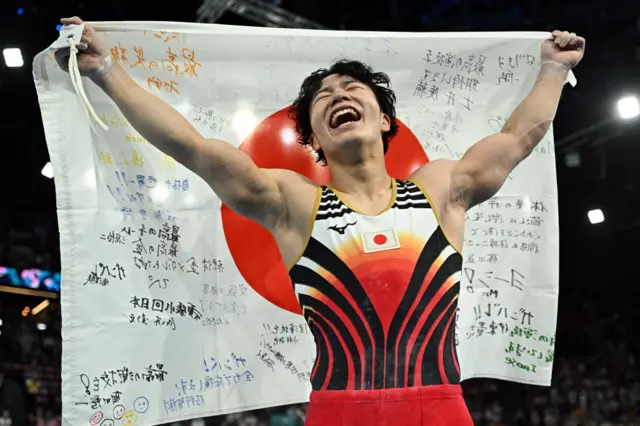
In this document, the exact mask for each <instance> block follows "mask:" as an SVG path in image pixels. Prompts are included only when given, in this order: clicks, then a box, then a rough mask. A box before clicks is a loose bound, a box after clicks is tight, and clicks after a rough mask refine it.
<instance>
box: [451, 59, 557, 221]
mask: <svg viewBox="0 0 640 426" xmlns="http://www.w3.org/2000/svg"><path fill="white" fill-rule="evenodd" d="M567 74H568V70H567V69H566V68H564V67H563V66H562V65H560V64H557V63H548V64H544V65H543V66H542V68H541V69H540V74H539V75H538V79H537V81H536V83H535V85H534V87H533V89H532V91H531V92H530V93H529V95H528V96H527V97H526V98H525V99H524V100H523V101H522V103H520V105H519V106H518V107H517V108H516V109H515V110H514V112H513V113H512V114H511V116H510V117H509V119H508V120H507V122H506V124H505V125H504V127H503V129H502V131H501V132H500V133H497V134H494V135H491V136H488V137H486V138H485V139H483V140H481V141H480V142H477V143H476V144H474V145H473V146H472V147H471V148H469V150H467V152H466V153H465V154H464V155H463V157H462V158H461V159H460V160H459V161H457V162H456V164H455V165H454V166H453V167H452V170H451V184H450V191H451V193H450V196H451V201H452V202H453V203H455V204H457V205H460V206H461V207H464V209H465V210H467V209H470V208H471V207H473V206H475V205H477V204H480V203H481V202H483V201H485V200H487V199H489V198H491V197H492V196H493V195H495V194H496V193H497V192H498V190H500V188H501V187H502V185H503V184H504V183H505V181H506V180H507V178H508V176H509V174H510V173H511V172H512V171H513V169H514V168H515V167H516V166H517V165H518V164H519V163H520V162H521V161H523V160H524V159H525V158H527V157H528V156H529V155H530V154H531V152H532V151H533V149H534V148H535V147H536V145H537V144H538V143H539V142H540V141H541V140H542V138H543V137H544V136H545V134H546V133H547V131H548V130H549V127H550V126H551V123H552V122H553V119H554V118H555V115H556V110H557V108H558V102H559V100H560V94H561V93H562V88H563V86H564V84H565V80H566V78H567Z"/></svg>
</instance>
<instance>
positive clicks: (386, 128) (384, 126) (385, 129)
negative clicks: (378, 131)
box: [382, 113, 391, 133]
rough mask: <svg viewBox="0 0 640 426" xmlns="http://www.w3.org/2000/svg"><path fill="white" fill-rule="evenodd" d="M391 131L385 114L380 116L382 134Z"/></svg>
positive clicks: (389, 121)
mask: <svg viewBox="0 0 640 426" xmlns="http://www.w3.org/2000/svg"><path fill="white" fill-rule="evenodd" d="M390 129H391V118H389V116H388V115H387V114H384V113H383V114H382V133H384V132H388V131H389V130H390Z"/></svg>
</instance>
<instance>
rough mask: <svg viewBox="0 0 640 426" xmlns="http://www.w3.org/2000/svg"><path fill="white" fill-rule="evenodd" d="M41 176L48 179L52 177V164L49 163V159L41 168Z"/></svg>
mask: <svg viewBox="0 0 640 426" xmlns="http://www.w3.org/2000/svg"><path fill="white" fill-rule="evenodd" d="M41 173H42V176H45V177H48V178H49V179H53V166H52V165H51V161H49V162H48V163H47V164H45V165H44V167H43V168H42V172H41Z"/></svg>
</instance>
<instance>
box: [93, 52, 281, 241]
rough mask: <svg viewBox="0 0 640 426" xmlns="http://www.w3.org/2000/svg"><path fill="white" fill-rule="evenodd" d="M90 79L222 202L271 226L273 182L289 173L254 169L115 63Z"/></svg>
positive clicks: (277, 202) (276, 214) (276, 211)
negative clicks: (202, 181)
mask: <svg viewBox="0 0 640 426" xmlns="http://www.w3.org/2000/svg"><path fill="white" fill-rule="evenodd" d="M94 81H95V82H96V84H98V85H99V86H100V87H101V88H102V89H103V90H104V91H105V93H106V94H107V95H108V96H109V97H111V99H113V101H114V102H115V103H116V105H117V106H118V108H119V109H120V111H121V112H122V113H123V114H124V116H125V117H126V118H127V120H128V121H129V122H130V123H131V124H132V125H133V127H134V128H135V129H136V130H137V131H138V132H139V133H140V134H141V135H142V136H143V137H144V138H145V139H147V140H148V141H149V142H150V143H151V144H153V145H154V146H155V147H157V148H158V149H159V150H160V151H162V152H164V153H165V154H168V155H170V156H171V157H173V158H175V159H176V161H178V162H179V163H181V164H183V165H184V166H185V167H187V168H189V169H190V170H191V171H193V172H194V173H196V174H198V175H199V176H200V177H202V178H203V179H204V180H205V181H206V182H207V183H208V184H209V185H210V186H211V187H212V188H213V190H214V192H215V193H216V194H217V195H218V196H219V197H220V199H221V200H222V202H223V203H224V204H226V205H227V206H229V207H230V208H231V209H232V210H234V211H235V212H237V213H238V214H241V215H243V216H246V217H249V218H251V219H253V220H256V221H257V222H259V223H261V224H262V225H263V226H265V228H267V229H273V227H274V226H276V224H277V223H278V222H279V220H280V219H281V218H282V215H283V213H284V210H285V207H284V206H285V203H284V200H283V196H282V191H281V190H280V186H279V183H278V182H281V181H282V179H280V178H282V177H283V176H281V175H282V174H287V173H289V174H290V172H287V171H285V170H264V169H260V168H258V167H257V166H256V165H255V164H254V163H253V161H252V160H251V159H250V158H249V157H248V156H247V155H246V154H245V153H244V152H242V151H240V150H239V149H237V148H235V147H233V146H231V145H230V144H228V143H226V142H224V141H221V140H216V139H204V138H203V137H202V136H201V135H200V133H199V132H198V131H197V130H196V129H195V128H194V127H193V126H192V125H191V124H190V123H189V122H188V121H187V120H186V119H185V118H184V117H183V116H182V115H181V114H180V113H178V112H177V111H175V110H174V109H173V108H172V107H170V106H169V105H168V104H166V103H165V102H163V101H162V100H161V99H160V98H158V97H156V96H154V95H152V94H151V93H148V92H147V91H146V90H144V89H143V88H142V87H140V86H138V84H136V82H135V81H133V80H132V79H131V78H130V77H129V76H128V75H127V73H126V71H125V70H124V69H122V68H121V67H120V66H119V65H117V64H114V66H113V68H111V70H109V72H107V74H106V75H105V76H104V77H101V78H97V79H94Z"/></svg>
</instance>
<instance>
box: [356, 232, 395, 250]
mask: <svg viewBox="0 0 640 426" xmlns="http://www.w3.org/2000/svg"><path fill="white" fill-rule="evenodd" d="M362 246H363V247H364V252H365V253H375V252H377V251H384V250H393V249H397V248H399V247H400V239H399V238H398V233H397V232H396V230H395V229H386V230H384V231H376V232H364V233H363V234H362Z"/></svg>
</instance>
